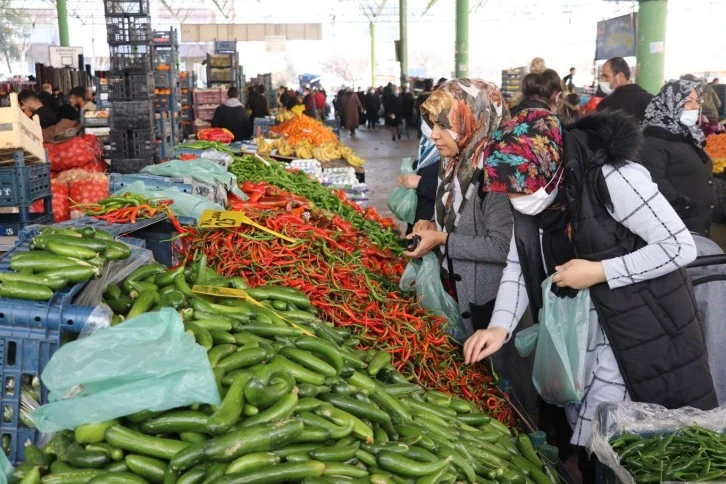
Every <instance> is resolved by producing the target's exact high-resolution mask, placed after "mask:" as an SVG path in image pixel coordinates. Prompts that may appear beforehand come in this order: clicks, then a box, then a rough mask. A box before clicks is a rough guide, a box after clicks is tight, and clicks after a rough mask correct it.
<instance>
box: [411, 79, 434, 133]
mask: <svg viewBox="0 0 726 484" xmlns="http://www.w3.org/2000/svg"><path fill="white" fill-rule="evenodd" d="M433 91H434V80H433V79H425V80H424V88H423V91H422V92H421V93H420V94H419V95H418V97H417V98H416V106H415V114H416V116H418V117H419V125H418V137H419V138H421V136H422V135H423V124H424V123H422V122H421V120H420V118H421V105H422V104H423V103H425V102H426V100H427V99H428V98H429V96H430V95H431V93H432V92H433Z"/></svg>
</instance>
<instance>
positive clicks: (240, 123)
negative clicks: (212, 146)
mask: <svg viewBox="0 0 726 484" xmlns="http://www.w3.org/2000/svg"><path fill="white" fill-rule="evenodd" d="M227 98H228V99H227V100H226V101H224V102H223V103H222V104H220V105H219V106H218V107H217V109H216V110H215V111H214V117H213V118H212V127H213V128H227V129H228V130H230V131H231V132H232V134H233V135H234V140H235V141H242V140H246V139H249V138H250V136H252V127H251V126H250V120H249V117H248V116H247V110H246V109H245V107H244V106H243V105H242V103H241V102H240V100H239V89H237V88H236V87H230V88H229V90H228V91H227Z"/></svg>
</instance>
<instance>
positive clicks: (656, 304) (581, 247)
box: [565, 113, 718, 410]
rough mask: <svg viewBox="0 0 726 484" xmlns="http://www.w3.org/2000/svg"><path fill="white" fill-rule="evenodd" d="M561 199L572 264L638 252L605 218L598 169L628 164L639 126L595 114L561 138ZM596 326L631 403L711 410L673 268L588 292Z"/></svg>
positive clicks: (689, 293) (689, 304) (689, 298)
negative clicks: (563, 175) (610, 351)
mask: <svg viewBox="0 0 726 484" xmlns="http://www.w3.org/2000/svg"><path fill="white" fill-rule="evenodd" d="M565 141H566V149H565V156H566V159H565V163H566V165H565V167H566V177H567V198H568V209H569V213H570V218H571V223H572V228H573V234H574V235H573V243H574V248H575V252H576V254H577V257H579V258H582V259H587V260H593V261H601V260H606V259H610V258H614V257H620V256H623V255H625V254H628V253H631V252H634V251H636V250H638V249H640V248H642V247H644V246H645V241H644V240H642V239H641V238H640V237H638V236H637V235H635V234H633V233H632V232H630V230H628V229H627V228H626V227H624V226H623V225H621V224H620V223H618V222H617V221H616V220H615V219H613V218H612V216H611V215H610V213H609V212H608V211H607V208H606V207H607V206H608V205H609V204H610V203H611V196H612V197H617V194H615V193H613V194H610V193H609V191H608V189H607V185H606V183H605V179H604V177H603V174H602V169H601V167H602V166H603V165H605V164H610V165H616V166H617V165H619V164H622V163H626V162H627V161H628V160H632V159H633V157H634V156H635V154H636V153H637V150H638V149H639V145H640V141H641V134H640V130H639V129H638V127H637V126H636V125H635V123H634V122H632V118H628V116H627V115H625V114H623V113H612V114H608V113H597V114H595V115H592V116H589V117H587V118H584V119H583V120H581V121H579V122H578V123H576V124H575V125H574V126H573V127H571V128H570V129H569V130H568V133H567V135H566V137H565ZM590 297H591V298H592V301H593V304H594V306H595V309H596V310H597V313H598V317H599V321H600V324H601V325H602V327H603V329H604V330H605V333H606V334H607V336H608V339H609V341H610V344H611V345H612V348H613V352H614V353H615V357H616V359H617V361H618V365H619V367H620V372H621V373H622V375H623V379H624V380H625V384H626V386H627V388H628V392H629V393H630V396H631V397H632V398H633V400H634V401H640V402H648V403H656V404H659V405H663V406H665V407H666V408H679V407H683V406H691V407H696V408H700V409H704V410H705V409H711V408H714V407H716V406H717V405H718V403H717V400H716V394H715V392H714V388H713V381H712V379H711V373H710V369H709V366H708V356H707V353H706V346H705V344H704V341H703V334H702V332H701V325H700V321H699V315H698V308H697V306H696V300H695V297H694V294H693V287H692V286H691V282H690V278H689V277H688V275H687V274H686V271H685V269H679V270H676V271H674V272H671V273H669V274H666V275H663V276H661V277H658V278H656V279H651V280H648V281H643V282H638V283H635V284H631V285H628V286H624V287H620V288H617V289H610V288H609V287H608V285H607V284H598V285H596V286H593V287H592V288H590Z"/></svg>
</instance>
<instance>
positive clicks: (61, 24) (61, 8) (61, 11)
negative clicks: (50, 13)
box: [55, 0, 70, 47]
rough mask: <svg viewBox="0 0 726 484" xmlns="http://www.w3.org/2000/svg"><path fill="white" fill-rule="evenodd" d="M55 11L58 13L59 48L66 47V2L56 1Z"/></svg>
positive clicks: (67, 44)
mask: <svg viewBox="0 0 726 484" xmlns="http://www.w3.org/2000/svg"><path fill="white" fill-rule="evenodd" d="M55 7H56V11H57V12H58V39H59V40H60V45H61V47H68V46H69V45H70V44H69V43H68V9H67V8H66V0H56V2H55Z"/></svg>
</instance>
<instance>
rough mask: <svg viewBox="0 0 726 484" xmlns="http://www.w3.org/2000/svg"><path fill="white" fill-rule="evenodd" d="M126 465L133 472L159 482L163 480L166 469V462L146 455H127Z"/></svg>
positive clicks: (153, 481) (150, 480)
mask: <svg viewBox="0 0 726 484" xmlns="http://www.w3.org/2000/svg"><path fill="white" fill-rule="evenodd" d="M125 462H126V466H127V467H128V468H129V469H130V470H131V472H133V473H134V474H136V475H138V476H141V477H143V478H144V479H146V480H147V481H149V482H152V483H159V484H161V483H162V482H164V471H165V470H166V462H165V461H163V460H159V459H154V458H153V457H146V456H143V455H134V454H131V455H127V456H126V459H125Z"/></svg>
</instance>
